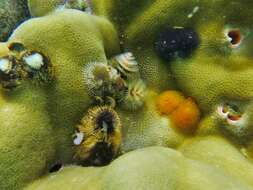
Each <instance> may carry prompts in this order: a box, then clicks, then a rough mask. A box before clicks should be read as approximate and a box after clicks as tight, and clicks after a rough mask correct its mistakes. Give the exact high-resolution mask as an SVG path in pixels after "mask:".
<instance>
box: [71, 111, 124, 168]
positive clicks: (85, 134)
mask: <svg viewBox="0 0 253 190" xmlns="http://www.w3.org/2000/svg"><path fill="white" fill-rule="evenodd" d="M121 128H122V126H121V121H120V118H119V116H118V114H117V113H116V112H115V111H114V110H113V109H112V108H110V107H108V106H103V107H100V106H97V107H93V108H90V109H89V110H88V112H87V114H86V115H85V116H84V117H83V119H82V120H81V123H80V125H78V126H77V131H78V132H77V133H76V137H75V139H74V145H75V147H74V148H75V155H74V158H75V159H76V160H77V161H78V162H80V163H81V164H84V165H106V164H108V163H109V162H110V161H111V160H112V159H113V158H114V157H115V156H116V155H117V154H118V152H119V148H120V145H121V138H122V137H121Z"/></svg>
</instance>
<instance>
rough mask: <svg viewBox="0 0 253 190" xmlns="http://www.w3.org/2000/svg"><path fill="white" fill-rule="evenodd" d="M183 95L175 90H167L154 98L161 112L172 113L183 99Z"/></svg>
mask: <svg viewBox="0 0 253 190" xmlns="http://www.w3.org/2000/svg"><path fill="white" fill-rule="evenodd" d="M184 100H185V98H184V96H183V95H182V94H181V93H180V92H177V91H173V90H168V91H165V92H163V93H161V94H160V95H159V96H158V98H157V100H156V107H157V109H158V111H159V112H160V113H161V114H164V115H169V114H170V113H172V112H173V111H174V110H175V109H176V108H177V107H178V106H179V105H180V104H181V103H182V102H183V101H184Z"/></svg>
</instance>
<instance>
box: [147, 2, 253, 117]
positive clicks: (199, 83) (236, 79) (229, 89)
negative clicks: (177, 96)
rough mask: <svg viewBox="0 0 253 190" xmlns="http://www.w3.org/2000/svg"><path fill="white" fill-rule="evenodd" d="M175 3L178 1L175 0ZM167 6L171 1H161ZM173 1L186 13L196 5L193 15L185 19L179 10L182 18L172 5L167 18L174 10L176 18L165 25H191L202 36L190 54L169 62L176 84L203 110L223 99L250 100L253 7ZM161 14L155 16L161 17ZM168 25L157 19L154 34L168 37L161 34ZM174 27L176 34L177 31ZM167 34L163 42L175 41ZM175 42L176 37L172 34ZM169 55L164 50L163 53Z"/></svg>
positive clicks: (252, 65) (233, 3)
mask: <svg viewBox="0 0 253 190" xmlns="http://www.w3.org/2000/svg"><path fill="white" fill-rule="evenodd" d="M173 2H174V3H176V1H173ZM169 4H172V3H171V2H167V3H165V2H164V7H166V6H165V5H167V6H169ZM176 4H178V6H179V7H180V8H181V9H182V11H184V12H190V10H193V9H194V7H196V6H197V7H198V11H197V12H196V13H195V14H194V15H193V16H192V17H188V16H187V15H186V13H183V12H181V14H182V15H181V16H180V14H179V13H180V11H181V9H180V10H179V9H177V8H175V9H174V10H173V9H171V11H170V12H169V13H167V16H168V19H169V18H170V16H171V15H173V14H175V15H176V16H178V17H174V18H176V19H175V21H173V20H171V21H169V20H168V21H167V25H169V26H171V27H174V26H180V27H182V28H185V29H186V28H189V27H190V28H192V29H193V30H194V31H195V32H196V33H197V34H198V35H199V38H200V41H199V42H200V43H199V46H198V47H197V49H195V51H194V52H192V54H191V56H189V57H184V56H177V59H176V60H175V59H174V60H173V61H167V63H170V64H169V65H170V68H171V71H172V75H173V77H175V81H176V84H177V85H178V88H179V89H180V90H182V91H183V92H184V93H185V94H187V95H189V96H191V97H194V98H195V99H196V100H197V102H198V104H199V105H200V108H201V109H202V110H203V111H204V112H210V111H211V110H212V109H213V108H214V106H215V105H217V104H218V103H219V102H220V101H221V100H222V99H243V100H248V99H252V97H253V83H252V81H253V57H252V51H253V48H252V41H253V35H252V29H253V19H252V16H251V15H252V9H250V8H249V7H251V6H252V2H248V1H247V3H246V2H245V1H239V0H237V1H233V2H231V1H227V0H218V1H194V0H192V1H187V3H186V2H185V1H182V2H178V3H176ZM211 7H212V8H211ZM236 10H238V11H236ZM163 16H164V15H159V16H158V18H157V19H158V20H159V19H161V20H163V19H164V18H163ZM176 21H178V23H176ZM179 21H181V22H179ZM157 25H158V24H157ZM166 27H167V26H166V24H165V23H160V26H157V28H156V32H157V34H153V35H154V36H157V35H159V34H163V35H162V36H166V35H165V34H164V33H163V31H164V30H163V28H166ZM158 30H159V32H158ZM177 30H178V29H177ZM177 30H176V32H177V33H180V32H178V31H177ZM152 32H153V31H152ZM152 32H151V34H152ZM171 33H172V32H171V31H167V35H168V36H169V37H168V38H165V41H166V40H167V41H166V42H167V43H168V42H170V45H171V44H172V45H173V43H172V42H173V40H172V39H170V38H172V37H171V36H177V35H176V34H174V33H173V35H170V34H171ZM151 34H150V35H151ZM179 36H180V35H179ZM176 41H179V40H178V39H177V38H176V37H175V42H176ZM184 42H186V40H184ZM154 43H155V42H154ZM161 43H162V41H160V44H161ZM167 45H168V44H167ZM172 45H171V47H172ZM169 47H170V46H169ZM180 47H183V46H180ZM172 49H173V48H172ZM170 50H171V49H170ZM172 52H173V51H172ZM160 54H161V52H160ZM158 55H159V54H158ZM169 55H170V54H169V53H168V52H167V54H166V56H169ZM160 56H161V55H160ZM163 57H164V55H163Z"/></svg>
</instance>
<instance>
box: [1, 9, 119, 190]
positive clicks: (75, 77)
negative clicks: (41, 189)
mask: <svg viewBox="0 0 253 190" xmlns="http://www.w3.org/2000/svg"><path fill="white" fill-rule="evenodd" d="M62 18H64V19H62ZM62 31H66V33H65V32H64V33H63V32H62ZM67 31H69V32H67ZM83 31H85V32H83ZM107 33H110V34H112V35H111V37H110V39H108V37H106V36H105V35H104V34H107ZM45 34H46V35H45ZM113 34H115V30H114V28H113V27H112V25H111V24H110V23H109V22H108V21H106V20H105V19H102V18H98V17H95V16H89V15H87V14H84V13H82V12H79V11H75V10H66V11H61V12H59V13H56V14H54V15H50V16H45V17H41V18H37V19H30V20H29V21H27V22H25V23H24V24H23V25H21V26H20V27H19V28H18V29H17V30H16V31H15V32H14V34H13V35H12V37H11V39H10V40H9V41H8V43H6V44H1V45H2V46H10V45H11V44H13V43H16V42H19V43H22V44H23V45H24V46H25V47H26V48H27V49H28V50H31V51H38V52H43V54H44V55H45V56H47V57H48V59H49V60H50V63H51V64H52V66H53V68H54V72H53V75H54V76H53V77H54V81H53V82H52V83H48V84H47V83H46V84H44V85H42V86H41V85H39V86H38V85H36V88H35V87H34V85H32V84H33V83H32V82H30V81H25V82H23V83H22V84H21V85H20V86H19V87H17V88H16V89H14V90H11V91H8V92H6V93H4V95H3V97H4V100H5V101H4V102H3V103H2V106H1V111H2V112H3V113H2V114H1V128H3V129H6V130H1V139H2V140H1V147H4V149H0V151H1V171H2V173H3V175H1V177H4V179H5V180H4V179H3V180H1V182H0V187H1V189H13V188H14V189H18V188H19V187H20V186H22V185H24V183H27V182H29V181H31V180H32V179H34V178H36V177H38V176H39V175H41V174H43V173H44V172H46V171H47V170H48V169H49V166H48V165H47V164H51V166H52V164H53V163H56V162H60V163H68V162H70V161H71V160H72V135H73V133H74V126H75V125H76V124H77V123H78V121H79V119H80V118H81V117H82V115H83V113H84V111H85V110H86V108H87V107H88V106H89V104H90V98H89V97H88V94H87V91H86V87H85V86H84V83H82V80H83V77H84V76H83V66H84V65H85V64H87V63H89V62H93V61H102V62H103V61H105V60H106V56H111V55H113V54H116V53H117V52H118V51H119V50H118V44H117V36H116V35H113ZM3 49H4V48H3ZM73 95H74V96H75V98H74V99H73ZM37 101H38V102H37ZM35 102H37V103H36V104H37V105H34V103H35ZM66 117H68V119H67V120H66ZM22 118H23V119H22ZM28 118H29V119H28ZM23 125H24V126H25V127H23ZM15 126H16V127H15ZM15 128H17V129H15ZM18 128H21V129H22V130H21V129H18ZM7 129H8V130H7ZM16 133H18V134H16ZM19 136H20V137H19ZM7 137H8V138H7ZM12 137H13V138H12ZM23 138H24V139H25V141H24V140H23V141H24V142H25V144H24V145H23V144H22V143H23V142H22V141H21V139H23ZM5 139H6V140H5ZM42 139H45V140H43V141H42ZM50 139H52V140H50ZM26 141H27V142H26ZM33 141H34V142H33ZM10 142H12V143H10ZM18 147H21V148H22V149H21V148H18ZM19 154H20V156H16V155H19ZM37 154H38V155H37ZM20 157H21V158H23V159H20ZM9 158H12V159H13V160H10V159H9ZM27 164H29V168H30V169H29V172H24V171H25V170H26V169H25V167H26V166H27ZM9 165H11V167H10V166H9Z"/></svg>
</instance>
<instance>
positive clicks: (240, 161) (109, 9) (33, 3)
mask: <svg viewBox="0 0 253 190" xmlns="http://www.w3.org/2000/svg"><path fill="white" fill-rule="evenodd" d="M62 3H63V1H48V2H47V3H46V2H45V1H39V0H30V1H29V8H30V11H31V14H32V15H33V16H34V17H38V18H35V19H30V20H29V21H27V22H25V23H23V24H22V25H20V26H19V27H18V28H17V29H16V30H15V32H14V33H13V34H12V36H11V38H10V39H9V40H8V42H6V43H2V44H0V55H1V57H6V56H7V55H9V54H11V53H12V50H11V47H12V45H13V43H21V44H23V45H24V47H25V48H27V50H29V51H35V52H41V53H43V55H45V56H46V57H47V58H48V60H49V61H50V64H51V65H52V68H53V74H52V75H53V76H52V77H53V79H54V80H53V81H51V82H48V83H44V84H39V85H38V84H36V83H33V82H32V81H31V80H32V79H31V80H24V81H22V83H21V84H20V86H18V87H17V88H16V89H13V90H11V91H5V90H3V89H2V100H1V104H2V107H1V109H0V112H2V114H1V116H0V123H1V128H3V129H4V130H1V133H0V137H1V139H2V140H1V141H0V142H1V143H0V147H1V149H0V155H1V156H0V162H1V165H0V169H1V172H2V173H3V175H2V174H1V176H0V179H1V180H0V188H2V189H20V188H22V187H23V186H24V185H26V184H28V183H29V182H31V181H32V180H34V179H36V178H38V177H39V176H42V175H43V174H46V173H47V172H48V170H49V168H50V167H51V166H52V165H53V164H55V163H63V164H69V163H72V157H73V147H72V146H73V139H72V135H73V133H74V126H75V125H76V124H77V123H78V122H79V121H80V119H81V117H82V116H83V113H85V111H87V109H88V108H89V107H91V106H93V103H94V102H92V100H93V99H92V97H90V94H89V92H88V87H87V85H88V84H86V82H87V81H84V79H85V76H83V75H84V73H85V72H84V68H85V65H87V64H92V63H94V64H95V63H102V64H107V63H108V60H110V59H111V58H113V57H114V56H115V55H117V54H120V53H123V52H129V51H130V52H132V53H133V54H134V56H135V57H136V60H137V61H138V63H139V65H138V66H139V70H140V78H138V80H142V79H143V81H144V82H145V83H146V84H147V95H145V96H144V98H143V107H142V108H140V109H139V110H136V111H129V110H124V109H122V107H121V106H118V104H120V103H118V102H116V108H115V110H116V111H117V112H118V113H119V115H120V117H121V120H122V123H123V144H122V150H121V151H122V153H125V152H128V151H130V150H134V149H139V148H143V147H147V146H154V145H159V146H167V147H171V148H174V149H178V151H175V150H171V149H166V148H161V147H160V148H147V149H141V150H137V151H134V152H131V153H127V154H125V155H123V156H121V157H119V158H118V159H116V160H115V161H113V162H112V163H111V164H110V165H109V166H106V167H104V168H79V167H74V166H73V167H69V168H65V169H63V170H62V171H60V172H59V173H56V174H51V175H49V177H46V178H44V179H41V180H39V181H38V182H35V183H33V184H32V185H31V186H30V187H28V189H36V188H38V187H39V186H40V187H43V188H44V189H52V188H56V189H57V188H61V189H62V188H63V186H64V187H65V188H66V189H68V188H72V187H75V188H77V189H79V188H80V189H81V188H84V187H85V188H87V189H88V188H91V189H122V190H124V189H129V184H130V185H131V186H132V187H133V188H135V189H168V188H170V189H179V190H180V189H182V190H183V189H210V190H211V189H245V190H246V189H252V188H253V184H252V179H253V176H252V174H251V170H252V163H251V162H250V161H249V159H248V158H249V157H248V156H252V142H251V130H249V134H247V135H248V136H249V138H247V139H246V140H245V139H244V140H243V141H238V139H237V138H239V139H241V138H242V137H241V136H236V134H235V136H236V138H235V139H233V144H231V142H230V140H231V137H230V136H231V134H230V133H229V132H228V133H226V130H228V131H229V130H230V129H229V127H230V126H233V127H234V126H237V125H227V123H226V120H224V121H223V120H222V119H221V118H219V117H220V116H219V114H217V108H218V107H219V106H220V105H224V104H227V103H231V102H232V104H237V106H238V107H239V109H240V111H241V110H242V111H243V114H244V113H245V114H246V115H247V116H249V117H248V118H249V119H248V121H247V124H248V125H247V126H249V127H250V123H251V122H250V121H251V120H252V119H251V118H252V116H251V115H252V113H253V111H252V109H251V108H250V107H247V106H245V105H246V104H249V105H251V101H252V100H251V99H252V88H253V86H252V84H253V83H252V77H251V75H252V74H253V69H252V65H251V62H252V56H251V53H252V52H251V50H252V47H251V42H252V36H251V32H250V30H251V27H252V23H251V12H252V11H251V9H250V7H251V5H252V2H251V1H249V0H244V1H243V0H241V1H239V0H236V1H233V2H231V1H228V0H215V1H207V0H203V1H199V0H191V1H186V0H182V1H177V0H170V1H168V0H156V1H151V0H139V1H134V0H126V1H122V0H93V2H92V6H93V9H94V12H95V13H96V14H97V15H98V16H92V15H88V14H86V13H83V12H81V11H77V10H64V9H62V10H60V9H59V10H58V11H55V10H56V9H57V8H58V6H60V5H62ZM210 7H212V8H210ZM238 7H239V9H238ZM236 10H238V11H236ZM168 27H178V28H180V27H185V28H187V27H193V28H194V30H195V31H196V32H197V33H198V34H199V36H200V42H201V43H200V45H199V47H198V49H197V50H196V51H195V52H194V53H193V54H192V56H191V57H189V58H186V59H176V60H173V61H171V62H168V61H164V60H162V59H161V58H160V57H159V56H158V55H157V54H156V52H155V50H154V42H155V41H156V39H157V37H158V35H159V34H160V33H161V32H162V31H163V30H164V29H166V28H168ZM235 29H236V30H238V29H240V35H242V36H243V38H242V41H241V43H240V44H239V45H238V47H232V46H233V45H234V44H232V42H231V39H229V37H231V36H229V33H228V32H229V31H231V30H235ZM8 48H9V49H8ZM168 89H177V90H181V91H182V92H183V93H184V94H186V95H187V96H190V97H192V98H194V99H195V100H196V101H197V103H198V105H199V106H200V108H201V110H202V111H203V114H202V116H203V119H202V121H201V123H200V126H199V130H198V131H197V132H196V134H195V136H192V135H183V134H181V133H180V132H179V131H178V130H176V129H175V128H174V126H173V124H172V122H171V120H170V119H169V118H168V117H165V116H161V115H159V113H158V112H157V110H156V107H155V99H156V97H157V94H159V93H160V92H162V91H164V90H168ZM35 103H37V104H35ZM34 104H35V105H34ZM234 111H235V112H236V110H234ZM243 114H242V115H243ZM28 116H29V119H28ZM226 119H227V118H226ZM232 119H235V118H232ZM236 119H237V118H236ZM233 121H234V120H233ZM224 123H225V126H226V127H225V128H222V127H223V125H224ZM22 126H23V127H22ZM16 128H21V129H22V130H21V129H19V130H18V129H16ZM224 131H225V132H224ZM223 132H224V133H223ZM233 132H234V131H233ZM247 132H248V131H247ZM16 133H17V134H16ZM210 135H213V136H210ZM189 136H190V137H191V138H189ZM11 137H13V138H11ZM243 138H244V136H243ZM23 139H25V140H23ZM44 139H46V140H44ZM245 141H247V142H245ZM22 143H23V144H24V145H23V144H22ZM178 147H179V148H178ZM238 150H242V151H241V152H240V151H238ZM245 150H246V151H245ZM180 152H182V154H183V155H184V156H183V155H182V154H181V153H180ZM245 152H246V153H245ZM14 155H15V156H14ZM16 155H17V156H16ZM8 158H12V159H8ZM20 158H23V159H20ZM28 163H29V167H30V168H29V172H24V171H25V170H28V169H27V167H28ZM9 165H11V167H10V166H9ZM217 166H218V167H217ZM241 167H242V168H243V169H244V170H241V171H243V172H241V171H239V170H240V169H241ZM203 171H206V172H205V173H203ZM79 172H80V173H79ZM122 173H124V175H122ZM125 174H126V175H125ZM52 176H53V178H52V179H54V180H52V179H51V177H52ZM87 178H88V179H87ZM98 178H99V179H100V180H98V181H99V182H97V179H98ZM84 179H87V181H85V180H84Z"/></svg>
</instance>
